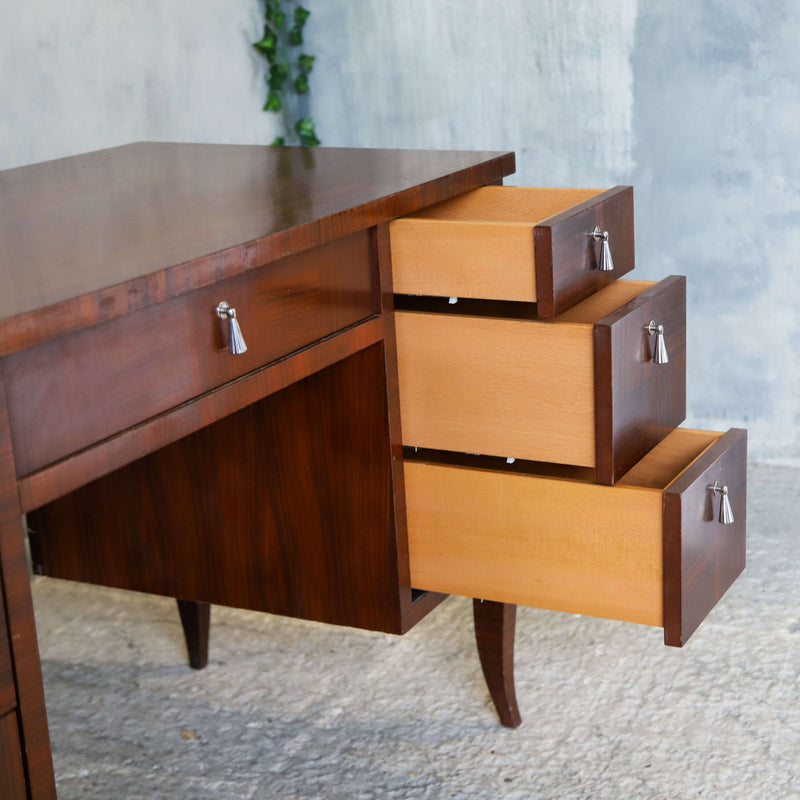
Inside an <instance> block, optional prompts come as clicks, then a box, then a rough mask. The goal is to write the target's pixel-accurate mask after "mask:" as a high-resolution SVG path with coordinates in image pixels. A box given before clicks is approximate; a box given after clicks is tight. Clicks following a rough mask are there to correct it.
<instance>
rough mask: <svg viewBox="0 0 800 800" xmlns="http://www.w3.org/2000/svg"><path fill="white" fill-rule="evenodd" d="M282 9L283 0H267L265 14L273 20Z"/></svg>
mask: <svg viewBox="0 0 800 800" xmlns="http://www.w3.org/2000/svg"><path fill="white" fill-rule="evenodd" d="M281 13H283V12H282V11H281V0H267V3H266V8H265V9H264V16H265V17H266V18H267V19H268V20H270V21H272V20H274V19H275V17H276V16H277V15H278V14H281Z"/></svg>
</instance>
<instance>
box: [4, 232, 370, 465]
mask: <svg viewBox="0 0 800 800" xmlns="http://www.w3.org/2000/svg"><path fill="white" fill-rule="evenodd" d="M370 252H371V250H370V239H369V235H368V232H367V231H364V232H363V233H359V234H356V235H353V236H350V237H347V238H345V239H341V240H338V241H335V242H332V243H331V244H328V245H325V246H323V247H320V248H316V249H314V250H310V251H308V252H306V253H303V254H301V255H298V256H292V257H289V258H286V259H283V260H281V261H277V262H274V263H272V264H269V265H267V266H265V267H262V268H261V269H259V270H256V271H254V272H251V273H247V274H245V275H242V276H240V277H237V278H233V279H231V280H228V281H225V282H223V283H219V284H217V285H215V286H210V287H208V288H205V289H200V290H198V291H196V292H192V293H190V294H187V295H184V296H182V297H178V298H176V299H174V300H171V301H168V302H165V303H162V304H160V305H158V306H154V307H151V308H149V309H146V310H144V311H141V312H137V313H133V314H129V315H127V316H124V317H121V318H118V319H115V320H113V321H111V322H107V323H104V324H101V325H98V326H96V327H94V328H92V329H89V330H85V331H81V332H79V333H76V334H72V335H69V336H64V337H61V338H59V339H54V340H51V341H48V342H45V343H43V344H41V345H38V346H36V347H34V348H31V349H29V350H26V351H23V352H20V353H16V354H14V355H12V356H9V357H8V358H7V359H5V362H4V364H3V368H4V371H5V380H6V387H7V391H8V406H9V414H10V416H11V422H12V425H11V430H12V432H14V434H15V436H14V440H13V443H14V452H15V459H16V463H17V468H18V474H19V475H20V476H24V475H27V474H30V473H31V472H34V471H35V470H37V469H39V468H41V467H44V466H46V465H47V464H50V463H52V462H54V461H56V460H58V459H60V458H63V457H65V456H67V455H69V454H71V453H73V452H76V451H78V450H80V449H82V448H84V447H87V446H89V445H92V444H94V443H95V442H98V441H101V440H102V439H104V438H106V437H108V436H112V435H114V434H116V433H118V432H120V431H123V430H126V429H127V428H129V427H131V426H133V425H136V424H137V423H139V422H142V421H144V420H146V419H149V418H151V417H153V416H155V415H157V414H160V413H162V412H164V411H166V410H168V409H170V408H173V407H174V406H176V405H178V404H180V403H183V402H186V401H187V400H190V399H192V398H194V397H197V396H198V395H200V394H202V393H204V392H207V391H209V390H211V389H213V388H215V387H217V386H220V385H221V384H223V383H226V382H228V381H232V380H234V379H236V378H238V377H240V376H241V375H244V374H245V373H247V372H251V371H252V370H255V369H258V368H259V367H261V366H263V365H264V364H266V363H269V362H271V361H274V360H276V359H279V358H282V357H284V356H286V355H288V354H289V353H291V352H293V351H295V350H297V349H299V348H302V347H305V346H307V345H309V344H312V343H313V342H315V341H317V340H319V339H321V338H323V337H325V336H329V335H331V334H332V333H335V332H336V331H337V330H340V329H342V328H345V327H347V326H349V325H352V324H354V323H356V322H358V321H359V320H362V319H364V318H366V317H369V316H371V315H373V314H375V313H377V311H378V305H377V303H378V299H377V298H378V293H377V289H376V278H375V275H374V270H373V269H372V266H371V258H370ZM223 300H224V301H226V302H227V303H228V304H229V305H230V306H232V307H234V308H235V309H236V312H237V318H238V321H239V323H240V325H241V329H242V333H243V336H244V339H245V341H246V344H247V351H246V352H245V353H243V354H241V355H232V354H231V353H229V352H228V349H227V346H226V337H227V323H225V322H223V321H222V320H220V319H219V318H218V317H217V314H216V310H215V309H216V307H217V305H218V304H219V303H220V301H223Z"/></svg>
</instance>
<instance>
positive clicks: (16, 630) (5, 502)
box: [0, 381, 56, 800]
mask: <svg viewBox="0 0 800 800" xmlns="http://www.w3.org/2000/svg"><path fill="white" fill-rule="evenodd" d="M14 473H15V468H14V457H13V453H12V450H11V437H10V434H9V420H8V413H7V409H6V399H5V387H4V386H3V384H2V381H0V578H2V581H1V583H2V591H3V601H4V604H5V609H6V626H7V630H8V635H9V642H10V645H11V657H12V662H13V667H14V679H15V688H16V704H17V714H18V719H19V721H20V729H19V740H20V744H21V748H22V760H23V767H24V771H25V776H26V779H27V787H28V799H29V800H53V798H55V794H56V788H55V777H54V774H53V762H52V758H51V756H50V736H49V733H48V730H47V716H46V713H45V706H44V690H43V688H42V670H41V665H40V662H39V649H38V646H37V643H36V626H35V624H34V619H33V602H32V599H31V586H30V576H29V572H28V558H27V555H26V553H25V541H24V532H23V528H22V511H21V509H20V506H19V495H18V493H17V486H16V480H15V477H14ZM0 635H5V631H2V632H0ZM23 796H24V795H22V796H19V797H23ZM10 797H11V798H14V800H17V798H16V797H14V795H10Z"/></svg>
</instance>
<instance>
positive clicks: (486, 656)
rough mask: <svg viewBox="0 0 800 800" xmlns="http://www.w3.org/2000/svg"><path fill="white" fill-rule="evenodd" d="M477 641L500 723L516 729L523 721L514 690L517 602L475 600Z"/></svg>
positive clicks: (473, 605) (484, 672)
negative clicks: (515, 603)
mask: <svg viewBox="0 0 800 800" xmlns="http://www.w3.org/2000/svg"><path fill="white" fill-rule="evenodd" d="M472 609H473V614H474V616H475V640H476V642H477V645H478V655H479V656H480V659H481V667H482V668H483V677H484V678H485V679H486V685H487V686H488V687H489V694H490V695H491V697H492V702H493V703H494V707H495V708H496V709H497V714H498V716H499V717H500V722H501V723H502V724H503V725H505V726H506V727H507V728H516V727H517V726H518V725H519V724H520V723H521V722H522V717H520V715H519V708H518V707H517V695H516V692H515V691H514V632H515V630H516V624H517V607H516V606H515V605H514V604H513V603H497V602H494V601H493V600H473V601H472Z"/></svg>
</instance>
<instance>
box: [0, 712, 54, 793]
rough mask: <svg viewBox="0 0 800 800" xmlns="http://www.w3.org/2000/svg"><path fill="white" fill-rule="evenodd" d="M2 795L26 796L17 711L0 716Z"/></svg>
mask: <svg viewBox="0 0 800 800" xmlns="http://www.w3.org/2000/svg"><path fill="white" fill-rule="evenodd" d="M0 797H2V798H3V800H6V799H8V800H15V798H24V797H25V770H24V768H23V766H22V749H21V747H20V744H19V724H18V722H17V714H16V712H15V711H12V712H11V713H9V714H6V715H5V716H3V717H0ZM53 797H55V795H53Z"/></svg>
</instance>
